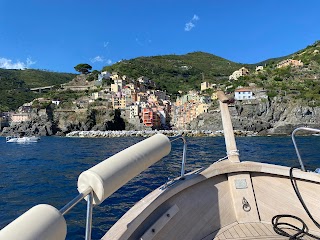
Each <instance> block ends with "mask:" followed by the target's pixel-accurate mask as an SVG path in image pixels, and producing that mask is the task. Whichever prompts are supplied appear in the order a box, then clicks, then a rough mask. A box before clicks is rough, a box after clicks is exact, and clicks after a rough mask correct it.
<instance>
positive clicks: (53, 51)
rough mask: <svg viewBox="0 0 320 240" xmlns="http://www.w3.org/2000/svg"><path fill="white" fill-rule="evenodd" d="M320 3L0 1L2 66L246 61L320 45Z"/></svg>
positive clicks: (249, 0)
mask: <svg viewBox="0 0 320 240" xmlns="http://www.w3.org/2000/svg"><path fill="white" fill-rule="evenodd" d="M319 9H320V1H319V0H305V1H298V0H291V1H289V0H269V1H257V0H256V1H254V0H242V1H239V0H238V1H236V0H219V1H218V0H197V1H194V0H184V1H182V0H162V1H159V0H153V1H152V0H136V1H132V0H131V1H129V0H127V1H124V0H117V1H116V0H110V1H107V0H105V1H103V0H92V1H83V0H54V1H53V0H52V1H49V0H28V1H26V0H0V24H1V27H0V68H34V69H44V70H49V71H56V72H75V70H74V66H76V65H77V64H79V63H88V64H90V65H91V66H92V67H93V69H96V70H101V69H102V68H103V66H106V65H110V64H113V63H115V62H117V61H120V60H122V59H131V58H136V57H139V56H155V55H165V54H177V55H180V54H186V53H189V52H194V51H203V52H208V53H211V54H214V55H217V56H220V57H223V58H226V59H228V60H231V61H234V62H240V63H257V62H260V61H263V60H266V59H269V58H273V57H280V56H284V55H288V54H291V53H293V52H295V51H298V50H300V49H302V48H305V47H306V46H307V45H310V44H313V43H314V42H315V41H316V40H320V27H319V23H320V14H319Z"/></svg>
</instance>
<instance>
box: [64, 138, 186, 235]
mask: <svg viewBox="0 0 320 240" xmlns="http://www.w3.org/2000/svg"><path fill="white" fill-rule="evenodd" d="M178 139H182V141H183V153H182V164H181V176H180V179H184V174H185V165H186V158H187V156H186V154H187V141H186V139H185V138H184V136H182V135H178V136H175V137H171V138H170V142H174V141H176V140H178ZM85 197H87V217H86V235H85V240H91V230H92V211H93V189H92V188H91V187H89V188H87V189H86V190H85V191H83V192H81V193H80V194H79V195H78V196H76V197H75V198H74V199H72V200H71V201H70V202H69V203H67V204H66V205H65V206H64V207H62V208H61V209H60V210H59V211H60V213H61V214H62V215H65V214H66V213H68V212H69V211H70V210H71V209H72V208H73V207H74V206H75V205H77V204H78V203H79V202H80V201H81V200H83V199H84V198H85Z"/></svg>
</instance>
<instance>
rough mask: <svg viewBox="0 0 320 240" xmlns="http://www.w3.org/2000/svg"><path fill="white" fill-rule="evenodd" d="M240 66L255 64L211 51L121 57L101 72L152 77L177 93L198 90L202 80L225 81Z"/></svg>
mask: <svg viewBox="0 0 320 240" xmlns="http://www.w3.org/2000/svg"><path fill="white" fill-rule="evenodd" d="M241 67H247V68H249V69H254V68H255V65H254V64H241V63H235V62H232V61H230V60H227V59H224V58H221V57H218V56H215V55H213V54H210V53H204V52H193V53H188V54H185V55H163V56H153V57H138V58H134V59H131V60H123V61H120V62H118V63H116V64H114V65H112V66H106V67H104V68H103V71H109V72H118V73H119V74H121V75H127V76H129V77H133V78H138V77H140V76H146V77H148V78H150V79H152V80H153V81H154V82H155V83H156V84H157V86H158V87H159V89H161V90H166V91H167V92H168V93H169V94H176V92H177V91H178V90H181V91H184V92H187V91H188V90H191V89H196V90H199V89H200V84H201V82H204V81H209V82H215V81H218V82H224V81H226V80H228V77H229V75H230V74H231V73H232V72H233V71H235V70H237V69H239V68H241Z"/></svg>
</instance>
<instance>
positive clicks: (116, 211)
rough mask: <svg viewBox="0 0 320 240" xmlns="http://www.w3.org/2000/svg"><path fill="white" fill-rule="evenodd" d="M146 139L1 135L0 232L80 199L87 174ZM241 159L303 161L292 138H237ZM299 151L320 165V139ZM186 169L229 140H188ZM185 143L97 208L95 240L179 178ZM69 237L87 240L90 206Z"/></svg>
mask: <svg viewBox="0 0 320 240" xmlns="http://www.w3.org/2000/svg"><path fill="white" fill-rule="evenodd" d="M141 140H143V138H135V137H132V138H99V139H96V138H64V137H42V138H41V141H40V142H37V143H29V144H17V143H6V142H5V138H3V137H0V152H1V157H0V177H1V178H0V192H1V197H0V229H1V228H3V227H4V226H6V225H7V224H8V223H9V222H11V221H12V220H14V219H15V218H17V217H18V216H19V215H21V214H22V213H24V212H25V211H27V210H28V209H30V208H31V207H33V206H35V205H37V204H40V203H46V204H50V205H52V206H54V207H56V208H57V209H60V208H62V207H63V206H64V205H65V204H66V203H68V202H69V201H70V200H72V199H73V198H74V197H76V196H77V195H78V191H77V179H78V176H79V174H80V173H81V172H82V171H85V170H87V169H89V168H90V167H92V166H94V165H95V164H98V163H99V162H101V161H103V160H104V159H106V158H108V157H110V156H112V155H113V154H115V153H117V152H119V151H121V150H123V149H125V148H126V147H128V146H131V145H133V144H135V143H137V142H138V141H141ZM236 141H237V146H238V149H239V151H240V159H241V160H242V161H248V160H250V161H259V162H266V163H276V164H280V165H287V166H298V165H299V162H298V159H297V156H296V153H295V150H294V147H293V144H292V141H291V137H237V139H236ZM297 143H298V145H299V149H301V151H300V153H301V156H302V158H303V160H304V162H305V165H306V166H308V167H309V169H311V170H314V169H316V168H317V167H320V159H319V157H318V156H319V152H320V137H316V136H310V137H297ZM187 144H188V145H187V164H186V171H187V172H189V171H192V170H195V169H197V168H201V167H206V166H208V165H210V164H211V163H213V162H215V161H216V160H218V159H220V158H222V157H224V156H225V155H226V150H225V143H224V138H222V137H204V138H187ZM181 160H182V141H181V142H180V141H175V142H173V147H172V152H171V154H170V155H169V156H167V157H165V158H164V159H163V160H161V161H159V162H158V163H157V164H155V165H154V166H152V167H150V168H149V169H147V170H146V171H144V172H143V173H142V174H140V175H139V176H137V177H136V178H134V179H133V180H131V181H130V182H129V183H127V184H126V185H125V186H123V187H122V188H120V189H119V190H118V191H117V192H115V193H114V194H113V195H112V196H111V197H109V198H108V199H106V200H105V201H104V202H103V203H102V204H101V205H99V206H95V207H94V209H93V229H92V239H100V238H101V237H102V236H103V235H104V233H105V232H106V231H107V230H108V229H109V228H110V227H111V226H112V224H114V223H115V222H116V221H117V220H118V219H119V218H120V217H121V216H122V215H123V214H124V213H125V212H126V211H127V210H128V209H129V208H130V207H131V206H132V205H133V204H134V203H135V202H137V201H138V200H139V199H141V198H142V197H144V196H145V195H147V194H148V193H149V192H151V191H152V189H154V188H156V187H158V186H159V184H160V185H161V184H164V183H165V182H166V181H167V180H168V178H175V177H177V176H179V174H180V169H181ZM65 217H66V220H67V224H68V235H67V239H72V240H74V239H84V235H85V220H86V202H85V201H82V202H81V203H79V204H78V205H77V206H76V207H75V208H74V209H72V210H71V211H70V212H69V213H68V214H67V215H65Z"/></svg>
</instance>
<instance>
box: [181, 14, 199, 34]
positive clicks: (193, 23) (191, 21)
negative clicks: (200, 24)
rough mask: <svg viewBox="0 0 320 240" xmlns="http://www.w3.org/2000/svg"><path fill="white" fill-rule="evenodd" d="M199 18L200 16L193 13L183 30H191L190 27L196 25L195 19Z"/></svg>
mask: <svg viewBox="0 0 320 240" xmlns="http://www.w3.org/2000/svg"><path fill="white" fill-rule="evenodd" d="M199 19H200V18H199V17H198V15H196V14H194V15H193V17H192V19H191V20H190V21H189V22H187V23H186V24H185V27H184V30H185V31H186V32H189V31H191V30H192V28H194V27H195V26H196V25H195V23H196V22H197V21H199Z"/></svg>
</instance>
